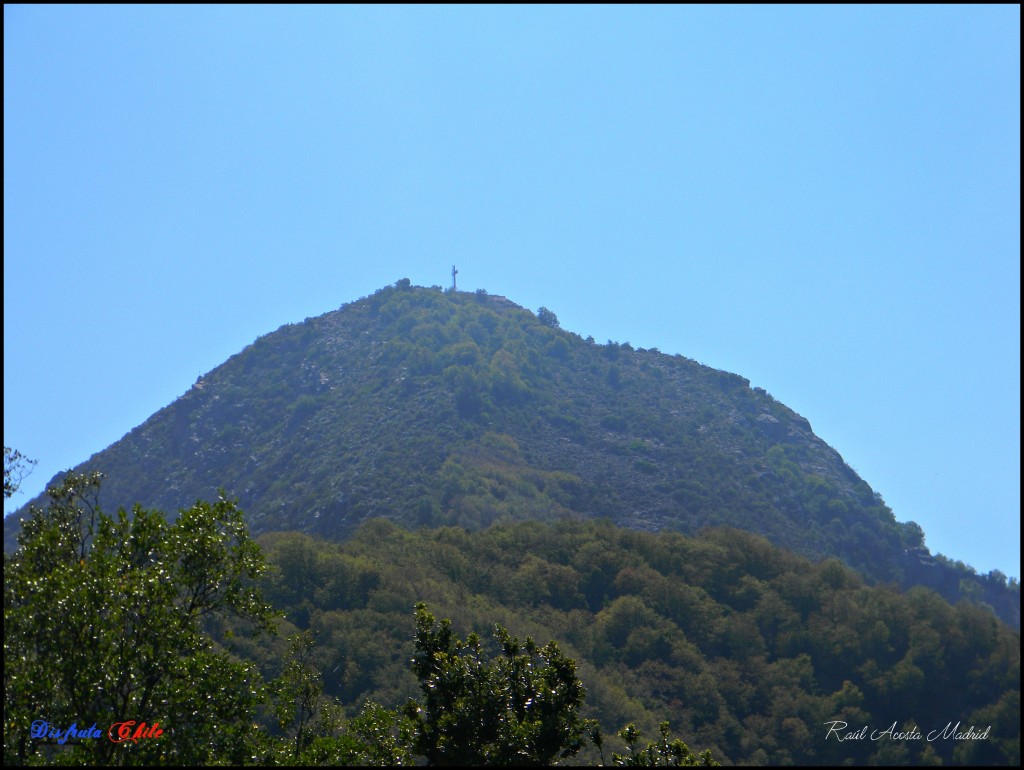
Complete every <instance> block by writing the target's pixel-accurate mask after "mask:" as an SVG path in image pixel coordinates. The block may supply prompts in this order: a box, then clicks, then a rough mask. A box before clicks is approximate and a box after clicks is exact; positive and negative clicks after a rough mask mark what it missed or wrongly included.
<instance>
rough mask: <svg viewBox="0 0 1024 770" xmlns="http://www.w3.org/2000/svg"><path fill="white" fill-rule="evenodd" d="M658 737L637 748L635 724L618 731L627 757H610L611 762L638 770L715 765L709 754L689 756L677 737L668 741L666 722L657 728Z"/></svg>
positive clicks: (703, 752) (638, 742)
mask: <svg viewBox="0 0 1024 770" xmlns="http://www.w3.org/2000/svg"><path fill="white" fill-rule="evenodd" d="M658 730H659V732H660V733H661V735H660V736H659V737H658V740H657V741H654V742H651V743H648V744H647V746H645V747H644V748H639V745H640V731H639V730H637V729H636V725H634V724H628V725H626V726H625V727H624V728H623V729H622V730H620V731H619V737H620V738H622V740H624V741H625V742H626V748H628V749H629V754H614V753H613V754H612V763H613V764H616V765H629V766H640V767H656V766H660V767H698V766H699V767H714V766H716V765H718V762H716V761H715V760H714V759H712V758H711V751H710V750H709V749H705V750H704V751H702V752H701V753H700V754H693V753H691V751H690V747H689V746H687V745H686V744H685V743H683V741H681V740H680V739H679V738H675V739H674V740H670V739H669V733H668V722H662V723H661V724H660V725H659V726H658Z"/></svg>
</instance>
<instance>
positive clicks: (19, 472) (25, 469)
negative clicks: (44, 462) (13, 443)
mask: <svg viewBox="0 0 1024 770" xmlns="http://www.w3.org/2000/svg"><path fill="white" fill-rule="evenodd" d="M35 464H36V461H35V460H29V459H28V458H27V457H25V455H23V454H22V453H21V452H19V451H18V450H17V449H11V448H10V447H9V446H5V447H4V499H5V500H6V499H7V498H8V497H11V496H12V495H13V494H14V493H15V492H17V491H18V489H19V488H20V487H21V482H22V481H24V480H25V477H26V476H27V475H28V474H29V473H31V472H32V469H31V466H33V465H35Z"/></svg>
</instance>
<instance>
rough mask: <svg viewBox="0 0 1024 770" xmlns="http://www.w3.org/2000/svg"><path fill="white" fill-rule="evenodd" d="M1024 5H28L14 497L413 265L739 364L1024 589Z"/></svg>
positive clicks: (15, 237)
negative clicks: (300, 325)
mask: <svg viewBox="0 0 1024 770" xmlns="http://www.w3.org/2000/svg"><path fill="white" fill-rule="evenodd" d="M1019 73H1020V9H1019V7H1018V6H989V7H952V6H939V7H921V6H913V7H810V8H806V7H774V8H760V7H744V8H732V7H725V8H721V7H691V6H682V7H662V6H654V7H632V6H631V7H624V6H623V7H614V6H597V7H578V6H573V7H486V8H465V7H389V8H378V7H299V8H291V7H288V8H283V7H255V8H252V7H250V8H245V7H236V6H232V7H216V8H206V7H193V6H188V7H156V8H154V7H131V8H119V7H64V6H61V7H39V6H4V444H5V445H9V446H13V447H16V448H17V449H19V450H21V451H22V452H23V453H24V454H26V455H28V456H29V457H33V458H36V459H38V461H39V464H38V466H37V468H36V469H35V471H34V472H33V474H32V475H31V476H30V477H29V478H28V479H27V480H26V482H25V485H24V491H25V493H26V494H25V495H18V496H16V497H15V498H14V499H13V500H12V501H9V503H8V504H7V505H6V506H5V511H10V510H11V509H12V508H13V507H15V506H16V505H20V504H22V503H24V502H25V501H26V500H27V499H28V496H29V495H34V494H36V493H37V492H39V491H41V490H42V488H43V486H44V485H45V483H46V482H47V481H48V480H49V479H50V478H51V476H52V475H53V474H54V473H55V472H57V471H59V470H62V469H65V468H68V467H71V466H73V465H76V464H78V463H80V462H82V461H84V460H86V459H87V458H88V457H89V456H90V455H91V454H93V453H94V452H97V451H99V450H101V449H103V448H105V447H106V446H108V445H109V444H111V443H113V442H114V441H116V440H118V439H119V438H121V437H122V436H123V435H124V434H125V433H127V432H128V431H129V430H131V429H132V428H133V427H134V426H136V425H138V424H139V423H141V422H142V421H144V420H145V419H146V418H147V417H148V416H149V415H151V414H152V413H153V412H155V411H157V410H158V409H160V408H161V407H163V406H165V405H166V404H168V403H169V402H170V401H172V400H173V399H174V398H176V397H177V396H179V395H181V394H182V393H183V392H185V391H186V390H187V389H188V388H189V387H190V386H191V384H192V383H193V382H194V381H195V379H196V377H197V376H198V375H200V374H201V373H205V372H207V371H209V370H210V369H212V368H214V367H215V366H217V365H218V364H220V363H222V362H223V361H224V360H225V359H227V358H228V357H229V356H230V355H232V354H234V353H236V352H238V351H240V350H241V349H242V348H243V347H244V346H245V345H247V344H249V343H250V342H252V341H253V340H254V339H255V338H256V337H257V336H259V335H261V334H265V333H267V332H270V331H273V330H274V329H276V328H278V327H279V326H280V325H282V324H285V323H291V322H296V321H301V320H302V319H304V318H306V317H307V316H317V315H320V314H322V313H324V312H327V311H329V310H333V309H335V308H337V307H339V306H340V305H342V304H344V303H347V302H351V301H353V300H356V299H358V298H359V297H362V296H365V295H368V294H371V293H372V292H373V291H375V290H376V289H379V288H380V287H382V286H384V285H386V284H389V283H393V282H394V281H396V280H397V279H399V278H402V277H408V278H410V279H411V280H412V282H413V283H415V284H421V285H427V286H430V285H435V284H436V285H447V284H448V283H449V282H450V276H449V272H450V270H451V266H452V264H457V265H458V268H459V287H460V288H462V289H467V290H473V289H476V288H484V289H486V290H487V291H489V292H491V293H493V294H502V295H505V296H507V297H509V298H510V299H512V300H513V301H515V302H517V303H519V304H521V305H524V306H526V307H529V308H531V309H533V310H536V309H537V308H538V307H540V306H541V305H544V306H546V307H548V308H550V309H551V310H553V311H554V312H555V313H556V314H557V315H558V317H559V319H560V321H561V325H562V326H563V328H566V329H569V330H571V331H574V332H577V333H579V334H581V335H583V336H587V335H592V336H593V337H594V338H595V339H596V340H598V341H599V342H604V341H607V340H609V339H612V340H616V341H618V342H626V341H628V342H630V343H632V344H633V345H634V346H635V347H657V348H658V349H660V350H661V351H663V352H666V353H682V354H683V355H685V356H688V357H690V358H694V359H696V360H698V361H701V362H702V363H705V364H708V365H710V366H714V367H716V368H720V369H726V370H728V371H733V372H737V373H739V374H741V375H743V376H745V377H747V378H749V379H750V380H751V384H752V385H758V386H761V387H763V388H765V389H767V390H768V391H769V392H770V393H772V395H774V396H775V397H776V398H777V399H779V400H780V401H782V402H784V403H785V404H787V405H789V406H790V407H792V408H793V409H795V410H796V411H797V412H799V413H800V414H802V415H803V416H805V417H806V418H807V419H808V420H810V422H811V424H812V426H813V427H814V429H815V432H816V433H818V435H819V436H821V437H822V438H823V439H825V440H826V441H827V442H829V443H830V444H831V445H832V446H833V447H835V448H836V449H837V450H838V451H839V452H840V454H842V455H843V457H844V459H845V460H846V461H847V462H848V463H849V464H850V465H851V466H852V467H853V468H854V469H855V470H856V471H857V472H858V473H860V474H861V476H863V477H864V478H865V480H867V481H868V483H869V484H871V485H872V487H873V488H874V489H875V490H876V491H878V492H879V493H881V494H882V496H883V497H884V498H885V500H886V501H887V502H888V503H889V505H890V506H891V507H892V509H893V511H894V512H895V514H896V518H897V519H899V520H901V521H905V520H911V519H912V520H914V521H917V522H918V523H920V524H921V525H922V526H923V527H924V530H925V532H926V536H927V544H928V545H929V546H930V547H931V548H932V550H933V551H938V552H942V553H945V554H947V555H948V556H950V557H952V558H955V559H960V560H963V561H965V562H967V563H969V564H972V565H973V566H975V567H976V568H977V569H978V570H979V571H981V572H987V571H988V570H990V569H993V568H998V569H1000V570H1002V571H1003V572H1005V573H1006V574H1008V575H1013V576H1019V575H1020V524H1019V521H1020V516H1019V514H1020V406H1019V404H1020V215H1019V211H1020V76H1019Z"/></svg>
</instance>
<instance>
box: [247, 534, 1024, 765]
mask: <svg viewBox="0 0 1024 770" xmlns="http://www.w3.org/2000/svg"><path fill="white" fill-rule="evenodd" d="M260 541H261V542H262V544H263V546H264V548H265V549H266V551H267V555H268V560H269V562H270V564H271V565H272V567H273V569H272V574H271V576H270V577H269V578H267V580H266V582H265V583H264V591H265V596H266V597H267V599H268V600H270V601H271V603H272V604H274V605H275V606H277V607H279V608H283V609H284V610H285V613H286V617H287V619H288V622H287V623H286V624H285V626H284V630H283V633H282V634H281V638H280V639H279V640H277V641H271V642H270V643H269V644H268V643H266V641H263V642H257V641H253V640H251V639H249V640H244V641H239V640H237V639H236V640H235V641H234V642H233V643H232V645H231V647H232V649H233V650H234V651H235V652H236V653H237V654H240V655H242V656H243V657H244V658H247V659H251V660H255V661H257V662H258V663H259V665H260V666H261V667H262V669H263V671H264V673H265V675H267V676H268V677H269V676H274V675H276V674H277V667H278V666H279V665H280V664H279V661H280V660H281V659H282V657H284V653H283V649H284V648H283V644H284V642H283V641H282V640H283V638H284V637H286V636H288V635H289V634H290V633H295V632H297V631H299V630H306V631H308V632H309V633H311V634H312V638H313V639H315V640H316V645H315V653H314V656H313V659H314V660H315V663H316V667H317V668H318V669H319V670H320V671H322V672H324V673H323V676H324V679H323V681H324V686H325V690H326V692H328V693H330V694H331V695H333V696H335V697H336V698H338V699H339V700H340V701H341V702H342V703H345V704H349V707H350V708H351V709H352V710H353V711H355V710H356V709H357V708H358V707H359V706H360V705H361V704H362V703H363V702H364V701H365V700H366V699H370V700H373V701H376V702H378V703H383V704H390V705H394V704H401V703H403V702H404V701H405V699H406V698H409V697H414V696H415V695H416V694H417V689H416V682H415V679H414V677H413V676H412V674H411V673H410V671H409V669H408V665H407V662H408V660H409V659H410V658H411V657H412V655H413V648H412V643H411V640H410V622H409V611H410V607H411V606H412V605H413V604H414V603H415V602H417V601H426V602H427V603H428V604H429V605H430V606H431V608H432V609H433V610H435V611H436V613H437V614H438V615H440V616H443V617H448V618H451V619H452V621H453V627H454V628H455V629H456V631H457V632H460V633H465V632H467V631H470V630H478V631H482V630H483V629H487V628H488V627H493V624H495V623H500V624H501V625H502V626H505V627H507V628H508V629H509V631H510V632H511V633H512V634H516V635H519V636H531V637H533V638H535V639H549V638H550V639H557V640H559V642H560V643H561V645H562V650H563V651H564V653H565V654H566V655H567V656H569V657H571V658H574V659H575V660H576V664H577V670H578V672H579V676H580V678H581V680H582V682H583V684H584V686H585V687H586V689H587V697H586V704H587V707H586V709H585V710H584V716H588V717H594V718H597V719H598V720H599V721H600V722H601V724H602V726H603V728H604V729H605V731H606V733H608V734H611V733H612V731H613V730H614V729H616V728H618V727H621V726H622V725H623V724H625V723H626V722H630V721H632V722H635V723H636V724H637V725H638V726H639V727H640V728H641V729H642V730H643V731H644V733H645V734H648V735H653V734H656V733H657V724H658V723H659V722H661V721H662V720H668V721H669V722H670V724H671V725H672V730H673V732H678V733H679V734H680V735H682V736H683V737H684V738H685V740H686V741H687V742H688V743H689V744H690V745H691V746H698V747H700V748H702V749H703V748H709V749H710V750H711V752H712V755H713V756H714V758H715V759H717V760H718V761H721V762H723V763H726V764H734V763H736V764H739V763H743V764H790V763H796V764H842V763H844V762H851V761H852V762H853V763H854V764H867V763H873V764H918V763H930V762H935V761H937V760H940V759H941V760H942V761H943V762H946V763H948V762H954V763H958V764H1010V765H1014V764H1018V763H1019V761H1020V636H1019V633H1018V632H1015V631H1013V630H1012V629H1010V628H1008V627H1007V626H1006V625H1005V624H1003V623H1001V622H999V621H998V620H996V619H995V618H994V617H993V616H992V614H991V612H989V611H987V610H986V609H983V608H980V607H977V606H974V605H971V604H969V603H967V602H961V603H959V604H958V605H956V606H955V607H953V606H950V605H949V604H948V603H947V602H945V601H944V600H943V599H942V598H941V597H939V596H938V595H937V594H935V593H934V592H932V591H931V590H928V589H925V588H914V589H911V590H910V591H908V592H907V593H905V594H902V593H900V592H898V591H896V590H895V589H893V588H891V587H870V586H867V585H866V584H865V583H864V581H863V580H862V579H861V578H859V577H858V576H857V575H856V574H855V573H854V572H853V571H852V570H850V569H849V568H847V567H845V566H843V565H842V564H841V563H840V562H838V561H837V560H835V559H829V560H826V561H824V562H821V563H818V564H812V563H810V562H808V561H807V560H805V559H803V558H801V557H798V556H794V555H792V554H789V553H786V552H784V551H782V550H780V549H778V548H775V547H773V546H772V545H770V544H769V543H768V542H767V541H766V540H764V539H763V538H760V537H758V536H755V535H751V534H749V533H745V532H741V531H738V530H734V529H729V528H722V529H714V530H709V531H706V532H704V533H702V534H701V535H700V536H698V537H695V538H691V537H685V536H683V535H680V534H678V533H672V532H660V533H647V532H637V531H630V530H626V529H622V528H619V527H616V526H614V525H613V524H611V523H610V522H607V521H603V522H601V521H599V522H566V521H562V522H557V523H553V524H544V525H540V524H536V523H519V524H511V525H499V526H495V527H492V528H490V529H487V530H483V531H478V532H467V531H465V530H463V529H461V528H453V527H444V528H440V529H433V530H426V529H425V530H421V531H418V532H410V531H408V530H405V529H402V528H399V527H397V526H395V525H394V524H392V523H390V522H388V521H385V520H374V521H370V522H367V523H366V524H364V525H363V526H362V527H360V528H359V529H358V530H357V531H356V532H355V534H354V535H353V537H352V538H351V539H350V540H348V541H347V542H346V543H344V544H341V545H338V544H334V543H328V542H326V541H323V540H319V539H315V538H312V537H310V536H308V535H304V534H301V533H296V532H289V533H268V534H265V535H263V536H262V537H261V538H260ZM837 722H838V723H846V724H847V725H848V726H849V727H848V731H849V732H853V731H857V730H860V729H861V728H862V727H863V726H865V725H866V726H868V729H869V732H870V731H872V730H877V731H878V732H883V731H886V730H888V729H889V728H890V727H891V726H892V725H893V724H894V723H895V731H896V732H908V733H909V732H910V731H911V728H913V727H916V728H917V729H918V730H919V731H920V733H921V735H922V737H920V738H918V739H903V740H898V739H891V738H880V739H878V740H874V741H872V740H869V739H865V740H849V741H839V740H837V739H836V738H835V737H834V734H833V736H832V737H829V725H830V724H831V723H837ZM958 722H959V723H960V727H959V728H957V729H956V732H959V733H965V732H966V731H967V730H968V727H969V726H971V725H973V726H974V728H975V729H976V731H977V732H981V731H983V730H985V729H986V727H989V726H990V730H989V732H988V736H987V738H985V739H979V740H955V739H954V738H953V737H952V731H951V732H950V734H949V735H948V736H947V737H942V736H941V731H942V730H944V729H945V728H946V727H947V725H948V724H952V725H954V726H955V725H956V724H957V723H958ZM932 731H939V735H938V736H936V737H934V739H933V740H928V739H927V736H928V734H929V733H930V732H932ZM844 732H846V731H844ZM589 751H590V754H584V755H582V756H584V757H585V758H586V759H589V760H590V761H596V758H597V756H596V754H595V753H594V749H593V747H590V749H589Z"/></svg>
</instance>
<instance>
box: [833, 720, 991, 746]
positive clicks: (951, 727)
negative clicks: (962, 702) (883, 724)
mask: <svg viewBox="0 0 1024 770" xmlns="http://www.w3.org/2000/svg"><path fill="white" fill-rule="evenodd" d="M825 725H826V726H827V727H828V732H826V733H825V740H829V739H835V740H837V741H839V742H840V743H842V742H843V741H865V740H871V741H880V740H882V739H883V738H888V739H889V740H891V741H919V740H922V739H924V740H926V741H928V742H929V743H931V742H933V741H938V740H945V741H948V740H954V741H987V740H988V733H989V730H991V729H992V725H989V726H988V727H986V728H985V729H984V730H979V729H977V728H976V727H975V726H974V725H971V726H970V727H968V728H966V729H964V730H961V729H960V723H959V722H957V723H956V724H953V723H952V722H948V723H946V726H945V727H940V728H939V729H938V730H932V731H930V732H928V733H922V732H921V730H920V729H918V727H917V726H916V725H915V726H914V727H911V728H910V729H909V730H900V729H898V728H897V727H896V722H893V723H892V725H890V726H889V727H887V728H885V729H884V730H870V729H869V728H868V726H867V725H864V726H863V727H861V728H859V729H853V730H851V729H849V725H848V724H846V722H843V721H840V720H838V719H836V720H833V721H831V722H825Z"/></svg>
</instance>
